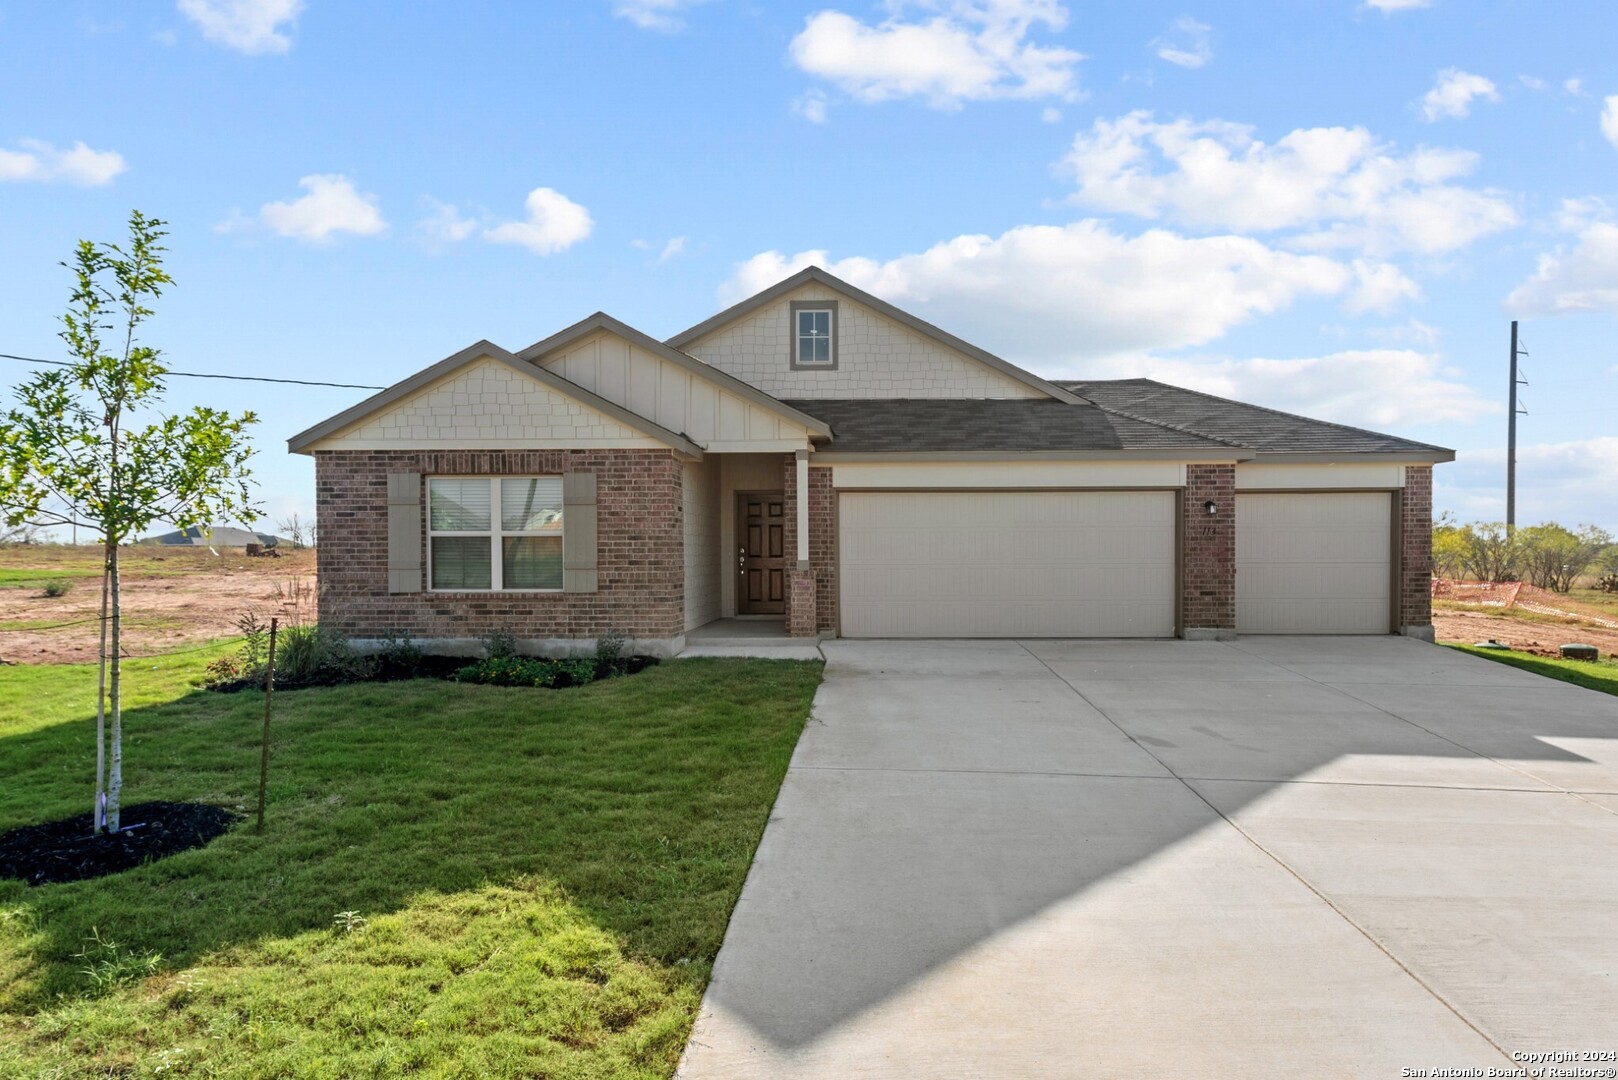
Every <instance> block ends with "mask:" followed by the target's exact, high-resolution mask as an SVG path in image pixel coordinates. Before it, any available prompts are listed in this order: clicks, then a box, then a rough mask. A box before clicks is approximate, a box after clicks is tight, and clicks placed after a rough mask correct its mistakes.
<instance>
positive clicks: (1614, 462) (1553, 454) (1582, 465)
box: [1434, 435, 1618, 529]
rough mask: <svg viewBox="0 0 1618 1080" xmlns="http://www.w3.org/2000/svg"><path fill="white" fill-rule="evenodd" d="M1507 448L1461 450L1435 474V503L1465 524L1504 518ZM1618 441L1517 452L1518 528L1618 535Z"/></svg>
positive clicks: (1540, 446)
mask: <svg viewBox="0 0 1618 1080" xmlns="http://www.w3.org/2000/svg"><path fill="white" fill-rule="evenodd" d="M1505 477H1506V451H1505V448H1504V447H1499V448H1491V449H1485V450H1462V451H1461V452H1460V453H1458V454H1456V455H1455V463H1454V464H1453V465H1446V466H1443V467H1442V468H1440V469H1437V470H1435V472H1434V483H1435V484H1436V485H1438V491H1436V492H1435V498H1436V499H1438V500H1439V501H1441V502H1442V503H1443V504H1444V505H1445V506H1446V507H1447V508H1450V509H1454V510H1455V511H1456V512H1457V514H1459V515H1460V516H1461V518H1462V519H1463V520H1473V519H1479V518H1481V519H1485V520H1493V521H1499V520H1501V519H1503V518H1504V517H1505ZM1614 492H1618V436H1612V435H1604V436H1600V437H1597V438H1594V439H1579V440H1571V441H1568V442H1557V443H1535V444H1531V445H1527V446H1523V445H1519V446H1518V447H1517V522H1518V524H1529V523H1535V522H1542V521H1559V522H1561V523H1562V524H1563V525H1567V526H1573V525H1578V524H1584V523H1590V524H1595V525H1601V526H1603V527H1605V528H1608V529H1618V498H1615V496H1614V494H1613V493H1614Z"/></svg>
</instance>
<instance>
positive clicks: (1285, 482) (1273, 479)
mask: <svg viewBox="0 0 1618 1080" xmlns="http://www.w3.org/2000/svg"><path fill="white" fill-rule="evenodd" d="M1404 484H1405V469H1404V466H1403V465H1375V464H1373V465H1362V464H1353V463H1348V462H1345V463H1342V464H1337V465H1256V464H1245V465H1238V466H1236V489H1237V490H1238V491H1264V490H1270V491H1276V490H1280V491H1299V490H1307V489H1313V490H1319V489H1322V488H1338V489H1342V488H1386V489H1388V490H1390V491H1391V490H1393V489H1394V488H1401V487H1404Z"/></svg>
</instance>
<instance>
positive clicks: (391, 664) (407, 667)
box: [374, 631, 421, 679]
mask: <svg viewBox="0 0 1618 1080" xmlns="http://www.w3.org/2000/svg"><path fill="white" fill-rule="evenodd" d="M374 659H375V661H376V669H377V670H376V674H377V678H379V679H413V678H415V677H416V674H417V673H418V672H419V671H420V669H421V646H419V645H417V644H416V643H415V642H413V641H411V640H410V634H409V632H407V631H394V632H391V633H389V634H388V636H387V637H385V638H383V639H382V643H381V645H380V646H379V647H378V648H377V651H376V654H375V658H374Z"/></svg>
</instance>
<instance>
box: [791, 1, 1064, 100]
mask: <svg viewBox="0 0 1618 1080" xmlns="http://www.w3.org/2000/svg"><path fill="white" fill-rule="evenodd" d="M911 8H915V9H918V12H917V17H915V18H912V19H906V18H904V17H903V16H904V15H905V13H906V11H907V10H908V9H911ZM888 9H889V12H890V15H889V17H888V18H887V19H886V20H884V21H883V22H881V23H877V24H875V25H872V24H868V23H864V22H861V21H860V20H858V19H856V18H854V17H853V16H850V15H845V14H843V13H842V12H840V11H819V12H816V13H815V14H813V15H810V16H809V18H808V19H807V20H805V22H804V27H803V30H802V31H801V32H799V34H798V35H797V36H796V37H794V38H793V39H792V44H791V46H790V53H791V56H792V61H793V63H795V64H796V65H797V66H798V67H799V68H800V69H802V70H803V71H805V72H807V73H808V74H810V75H814V76H816V77H818V78H821V79H825V80H826V81H828V82H830V83H832V84H833V85H835V86H837V87H839V88H840V89H842V90H844V91H846V92H847V93H849V94H851V95H853V96H854V97H856V98H858V99H860V100H861V101H866V102H876V101H887V100H890V99H894V98H908V97H916V98H922V99H925V100H926V101H927V102H928V103H930V104H931V105H933V106H934V107H936V108H941V109H952V108H959V107H960V106H961V104H962V103H963V102H967V101H985V100H993V99H1005V98H1013V99H1029V100H1031V99H1038V98H1052V97H1054V98H1059V99H1061V100H1066V101H1072V100H1076V99H1077V98H1078V96H1079V94H1078V89H1077V75H1076V73H1075V70H1074V69H1075V68H1076V67H1077V65H1078V63H1079V61H1080V60H1082V59H1084V58H1083V56H1082V55H1080V54H1079V53H1077V52H1074V51H1073V50H1071V49H1066V48H1062V47H1060V46H1055V45H1038V44H1034V43H1033V42H1031V41H1029V40H1028V37H1029V35H1030V33H1031V32H1032V30H1033V28H1034V27H1035V26H1039V25H1042V26H1044V27H1046V28H1047V29H1049V30H1051V31H1058V30H1061V29H1062V28H1063V27H1064V26H1066V25H1067V9H1066V8H1065V7H1064V6H1063V5H1062V4H1061V3H1058V2H1057V0H916V2H910V3H907V2H905V0H893V2H891V3H890V4H889V5H888Z"/></svg>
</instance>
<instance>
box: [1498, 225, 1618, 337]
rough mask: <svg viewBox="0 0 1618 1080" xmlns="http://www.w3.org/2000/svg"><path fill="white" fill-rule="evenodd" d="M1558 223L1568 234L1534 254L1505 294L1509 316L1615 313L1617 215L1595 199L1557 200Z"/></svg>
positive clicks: (1617, 296)
mask: <svg viewBox="0 0 1618 1080" xmlns="http://www.w3.org/2000/svg"><path fill="white" fill-rule="evenodd" d="M1558 220H1559V223H1560V225H1561V228H1562V229H1563V231H1565V232H1568V233H1571V234H1572V235H1573V237H1574V240H1573V244H1572V246H1571V248H1569V247H1567V246H1562V247H1557V248H1556V249H1555V250H1553V251H1549V252H1547V253H1545V254H1543V255H1541V256H1540V257H1539V265H1538V266H1537V267H1536V268H1535V270H1534V273H1533V275H1532V276H1531V277H1529V278H1528V280H1527V281H1525V282H1523V283H1522V284H1521V285H1519V286H1517V288H1516V289H1514V290H1512V293H1511V295H1510V296H1508V297H1506V307H1507V309H1508V310H1510V311H1511V312H1512V313H1513V314H1515V315H1570V314H1579V313H1584V312H1599V311H1605V312H1612V313H1615V314H1618V220H1615V219H1614V215H1613V214H1612V212H1611V211H1610V210H1608V208H1607V207H1606V206H1605V204H1603V203H1602V202H1601V201H1600V200H1598V199H1569V200H1566V201H1564V202H1563V203H1562V213H1561V214H1560V215H1559V218H1558Z"/></svg>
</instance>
